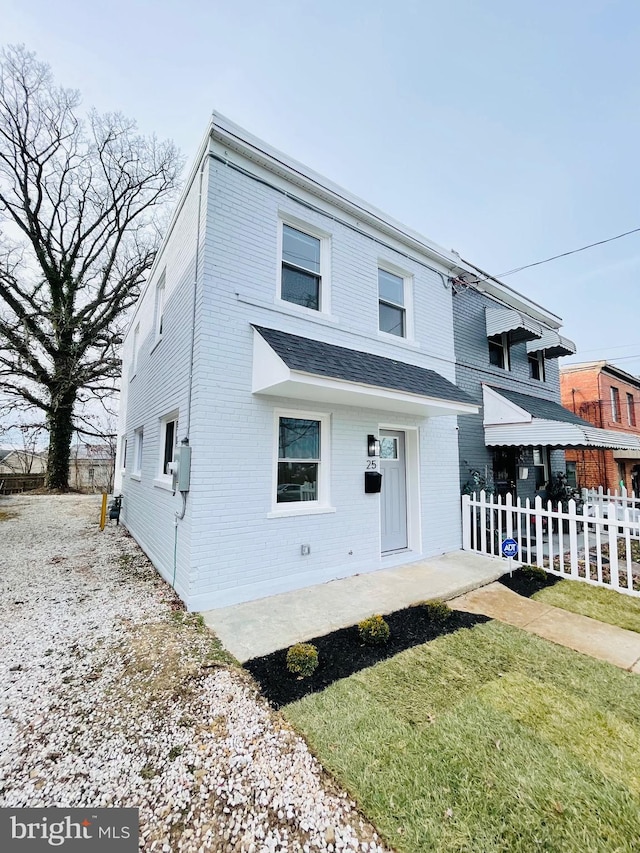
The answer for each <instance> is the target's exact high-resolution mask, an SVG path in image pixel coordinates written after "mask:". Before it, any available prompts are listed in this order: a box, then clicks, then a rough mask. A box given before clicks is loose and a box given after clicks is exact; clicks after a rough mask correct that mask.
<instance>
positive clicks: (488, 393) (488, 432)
mask: <svg viewBox="0 0 640 853" xmlns="http://www.w3.org/2000/svg"><path fill="white" fill-rule="evenodd" d="M469 266H470V265H469ZM475 273H476V275H474V276H469V275H461V276H459V277H458V278H457V280H454V281H453V285H452V289H453V319H454V329H455V349H456V362H457V365H456V384H457V385H458V387H460V388H461V389H463V390H464V391H466V393H467V394H468V395H469V396H470V397H471V398H472V399H473V400H474V401H475V402H476V403H478V404H482V411H481V413H480V414H478V415H475V416H470V417H467V418H460V419H459V427H458V429H459V448H460V483H461V487H462V489H463V490H464V491H468V490H472V489H476V490H477V488H478V487H481V486H483V485H486V486H488V487H490V488H494V489H495V491H496V492H497V493H498V494H500V495H503V496H506V495H507V494H511V495H512V497H513V498H517V497H519V498H521V499H522V500H523V501H524V500H526V498H530V499H531V500H533V499H534V498H535V496H536V494H540V493H542V494H543V495H544V493H545V492H546V486H547V484H548V483H549V481H550V480H551V478H552V477H553V475H554V474H556V473H559V472H562V473H564V472H565V452H566V451H567V449H568V448H574V447H582V448H589V449H590V450H589V452H596V453H598V452H601V451H600V450H599V448H603V447H616V446H619V447H626V448H629V447H635V446H636V445H635V443H634V442H635V441H636V440H635V439H632V440H631V439H626V438H624V437H621V436H619V435H616V434H615V433H613V432H611V431H610V430H609V429H608V428H607V429H594V428H593V426H592V424H591V423H589V421H588V419H585V418H584V416H583V417H578V416H577V415H576V414H574V413H573V412H568V411H567V410H566V409H565V408H563V406H562V405H561V401H560V380H559V367H558V359H559V358H560V357H562V356H567V355H571V354H573V353H574V352H575V346H574V344H573V343H572V342H571V341H569V340H568V339H567V338H564V337H563V336H562V335H560V333H559V331H558V330H559V328H560V325H561V320H560V318H559V317H557V316H555V315H554V314H552V313H550V312H549V311H547V310H546V309H544V308H542V307H541V306H539V305H537V304H536V303H535V302H533V301H531V300H529V299H528V298H527V297H525V296H523V295H521V294H519V293H517V292H516V291H514V290H512V289H511V288H509V287H507V286H506V285H504V284H502V283H501V282H500V281H497V280H496V279H494V278H492V277H490V276H487V275H486V274H485V273H483V272H482V271H481V270H478V269H476V270H475ZM580 414H582V412H578V415H580ZM598 426H599V427H609V426H610V425H609V424H605V423H602V424H598ZM596 448H598V450H596ZM626 452H628V451H626ZM567 458H572V457H571V456H569V454H568V453H567ZM569 473H571V472H569Z"/></svg>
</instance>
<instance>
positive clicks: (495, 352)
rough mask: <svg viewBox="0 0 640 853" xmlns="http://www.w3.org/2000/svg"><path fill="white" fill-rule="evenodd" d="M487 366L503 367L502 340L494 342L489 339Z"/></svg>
mask: <svg viewBox="0 0 640 853" xmlns="http://www.w3.org/2000/svg"><path fill="white" fill-rule="evenodd" d="M489 364H493V365H494V366H495V367H504V347H503V346H502V340H500V341H496V340H494V339H492V338H489Z"/></svg>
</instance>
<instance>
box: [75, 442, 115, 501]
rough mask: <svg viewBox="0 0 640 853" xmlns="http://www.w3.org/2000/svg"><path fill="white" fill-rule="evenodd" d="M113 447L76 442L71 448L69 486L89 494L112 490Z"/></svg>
mask: <svg viewBox="0 0 640 853" xmlns="http://www.w3.org/2000/svg"><path fill="white" fill-rule="evenodd" d="M114 471H115V449H114V448H113V447H111V446H110V445H109V444H78V445H76V446H75V447H72V448H71V456H70V459H69V486H70V487H71V488H72V489H76V490H77V491H79V492H85V493H89V494H93V493H102V492H106V493H107V494H111V492H112V491H113V478H114Z"/></svg>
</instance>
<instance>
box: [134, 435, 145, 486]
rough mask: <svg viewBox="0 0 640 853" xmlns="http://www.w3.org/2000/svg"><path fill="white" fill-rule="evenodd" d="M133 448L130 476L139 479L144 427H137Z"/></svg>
mask: <svg viewBox="0 0 640 853" xmlns="http://www.w3.org/2000/svg"><path fill="white" fill-rule="evenodd" d="M134 437H135V448H134V459H133V472H132V476H134V477H137V478H138V479H140V477H141V476H142V453H143V450H144V427H139V428H138V429H137V430H136V431H135V433H134Z"/></svg>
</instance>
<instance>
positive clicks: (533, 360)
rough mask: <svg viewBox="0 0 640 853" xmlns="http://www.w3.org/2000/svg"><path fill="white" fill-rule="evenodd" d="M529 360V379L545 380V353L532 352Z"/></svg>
mask: <svg viewBox="0 0 640 853" xmlns="http://www.w3.org/2000/svg"><path fill="white" fill-rule="evenodd" d="M527 360H528V362H529V379H537V380H538V381H539V382H544V353H543V352H530V353H529V355H528V356H527Z"/></svg>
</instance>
